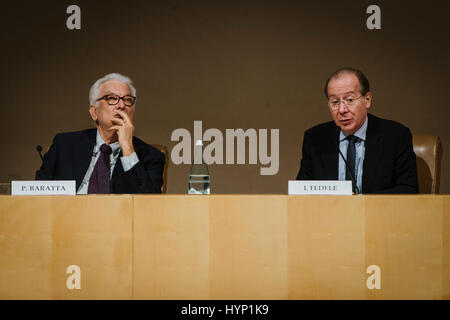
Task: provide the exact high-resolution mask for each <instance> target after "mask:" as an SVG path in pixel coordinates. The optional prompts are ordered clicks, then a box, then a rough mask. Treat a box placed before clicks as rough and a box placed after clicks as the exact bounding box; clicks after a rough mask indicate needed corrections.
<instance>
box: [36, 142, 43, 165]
mask: <svg viewBox="0 0 450 320" xmlns="http://www.w3.org/2000/svg"><path fill="white" fill-rule="evenodd" d="M36 151H37V152H38V153H39V157H41V160H42V161H44V157H43V156H42V153H41V152H42V146H41V145H40V144H38V145H37V146H36Z"/></svg>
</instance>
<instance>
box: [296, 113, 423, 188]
mask: <svg viewBox="0 0 450 320" xmlns="http://www.w3.org/2000/svg"><path fill="white" fill-rule="evenodd" d="M339 133H340V130H339V128H338V127H337V126H336V125H335V123H334V122H333V121H330V122H327V123H324V124H320V125H317V126H315V127H313V128H311V129H309V130H307V131H305V135H304V138H303V149H302V152H303V157H302V160H301V163H300V171H299V173H298V175H297V180H337V179H338V161H339V151H338V146H339ZM365 148H366V150H365V156H364V163H363V179H362V193H418V190H419V187H418V183H417V167H416V155H415V153H414V151H413V146H412V137H411V132H410V131H409V129H408V128H407V127H405V126H403V125H402V124H400V123H398V122H395V121H391V120H385V119H381V118H377V117H375V116H374V115H371V114H368V124H367V133H366V144H365Z"/></svg>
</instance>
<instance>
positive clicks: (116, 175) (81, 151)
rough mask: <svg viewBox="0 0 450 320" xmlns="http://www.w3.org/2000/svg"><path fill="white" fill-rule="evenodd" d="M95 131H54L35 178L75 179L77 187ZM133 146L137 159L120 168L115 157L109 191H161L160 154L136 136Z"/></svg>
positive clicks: (90, 150)
mask: <svg viewBox="0 0 450 320" xmlns="http://www.w3.org/2000/svg"><path fill="white" fill-rule="evenodd" d="M96 135H97V129H88V130H84V131H77V132H68V133H60V134H57V135H56V136H55V138H54V139H53V144H52V145H51V146H50V149H49V150H48V152H47V153H46V154H45V155H44V161H43V162H42V166H41V168H40V169H39V170H38V171H37V172H36V180H76V188H77V190H78V188H79V186H80V184H81V182H82V181H83V178H84V176H85V174H86V171H87V169H88V167H89V164H90V163H91V159H92V153H93V150H94V146H95V142H96ZM133 146H134V149H135V151H136V154H137V156H138V158H139V162H138V163H137V164H136V165H134V166H133V168H131V169H130V170H128V171H127V172H124V171H123V167H122V162H121V161H120V159H118V161H117V162H116V165H115V166H114V171H113V174H112V177H111V182H110V190H111V193H161V186H162V185H163V171H164V162H165V158H164V154H163V153H162V152H160V151H159V150H158V149H156V148H154V147H152V146H150V145H148V144H146V143H145V142H143V141H142V140H140V139H138V138H136V137H133ZM121 156H122V151H121V152H120V155H119V157H121Z"/></svg>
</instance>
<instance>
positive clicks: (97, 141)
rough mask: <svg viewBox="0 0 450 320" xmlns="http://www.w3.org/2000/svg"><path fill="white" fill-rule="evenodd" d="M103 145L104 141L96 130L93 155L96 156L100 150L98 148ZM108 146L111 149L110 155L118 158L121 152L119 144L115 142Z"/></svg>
mask: <svg viewBox="0 0 450 320" xmlns="http://www.w3.org/2000/svg"><path fill="white" fill-rule="evenodd" d="M104 143H105V141H104V140H103V139H102V137H101V136H100V133H99V132H98V130H97V136H96V138H95V146H94V154H97V152H98V151H99V150H100V147H101V146H102V144H104ZM109 146H110V147H111V149H112V155H113V156H114V157H116V156H118V155H119V153H120V151H121V149H120V144H119V142H118V141H116V142H114V143H111V144H109Z"/></svg>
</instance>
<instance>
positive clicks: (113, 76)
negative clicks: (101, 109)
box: [89, 73, 136, 106]
mask: <svg viewBox="0 0 450 320" xmlns="http://www.w3.org/2000/svg"><path fill="white" fill-rule="evenodd" d="M109 80H118V81H120V82H123V83H125V84H126V85H127V86H128V87H129V88H130V90H131V95H132V96H135V97H136V88H135V87H134V86H133V81H131V79H130V78H128V77H127V76H124V75H122V74H120V73H110V74H107V75H106V76H104V77H103V78H100V79H98V80H97V81H95V83H94V84H93V85H92V87H91V89H90V90H89V103H90V104H91V105H94V106H96V105H97V104H96V100H97V99H98V98H100V97H99V96H98V94H99V92H98V91H99V89H100V86H101V85H102V84H103V83H105V82H106V81H109Z"/></svg>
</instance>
